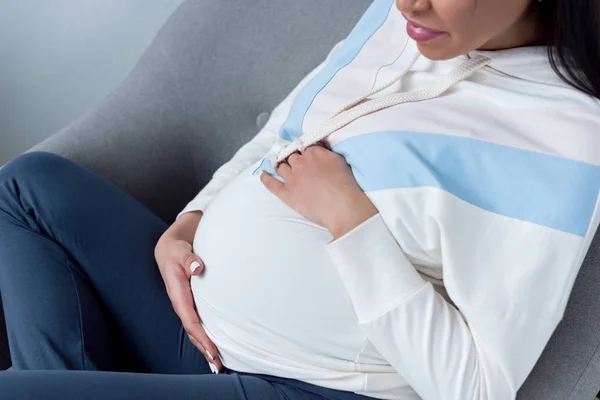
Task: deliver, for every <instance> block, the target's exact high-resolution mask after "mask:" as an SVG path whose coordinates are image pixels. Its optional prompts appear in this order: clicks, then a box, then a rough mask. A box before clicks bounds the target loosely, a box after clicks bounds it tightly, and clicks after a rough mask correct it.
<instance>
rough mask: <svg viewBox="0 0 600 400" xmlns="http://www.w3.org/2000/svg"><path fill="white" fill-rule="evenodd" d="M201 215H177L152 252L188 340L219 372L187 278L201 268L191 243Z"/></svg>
mask: <svg viewBox="0 0 600 400" xmlns="http://www.w3.org/2000/svg"><path fill="white" fill-rule="evenodd" d="M201 218H202V213H201V212H192V213H187V214H184V215H182V216H181V218H179V219H178V220H177V221H176V222H175V223H174V224H173V225H172V226H171V227H170V228H169V229H168V230H167V231H166V232H165V233H164V234H163V236H162V237H161V238H160V240H159V241H158V244H157V245H156V248H155V251H154V255H155V258H156V262H157V263H158V267H159V270H160V274H161V275H162V278H163V281H164V282H165V286H166V288H167V294H168V296H169V298H170V299H171V303H172V304H173V308H174V310H175V312H176V313H177V315H178V316H179V318H180V319H181V322H182V324H183V328H184V329H185V332H186V333H187V335H188V337H189V339H190V341H191V342H192V344H193V345H194V346H196V347H197V348H198V349H199V350H200V351H201V352H202V354H204V357H205V358H206V360H207V361H208V362H209V364H212V366H211V370H213V372H216V373H218V372H222V371H223V364H222V363H221V359H220V358H219V352H218V350H217V347H216V346H215V344H214V343H213V342H212V341H211V340H210V339H209V337H208V336H207V334H206V332H205V331H204V328H203V327H202V324H201V323H200V316H199V315H198V313H197V311H196V306H195V303H194V296H193V294H192V287H191V284H190V280H191V278H192V276H195V275H200V274H201V273H202V272H203V271H204V263H203V262H202V260H201V259H200V258H199V257H198V256H196V255H195V254H194V253H193V250H192V242H193V240H194V235H195V232H196V228H197V227H198V224H199V222H200V219H201Z"/></svg>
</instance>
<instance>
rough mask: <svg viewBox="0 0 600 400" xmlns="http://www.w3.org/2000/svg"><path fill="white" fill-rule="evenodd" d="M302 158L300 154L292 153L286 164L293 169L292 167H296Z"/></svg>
mask: <svg viewBox="0 0 600 400" xmlns="http://www.w3.org/2000/svg"><path fill="white" fill-rule="evenodd" d="M301 157H302V155H300V153H297V152H296V153H292V154H291V155H290V156H289V157H288V158H287V162H288V164H290V167H292V168H294V165H296V164H297V163H298V161H299V160H300V158H301Z"/></svg>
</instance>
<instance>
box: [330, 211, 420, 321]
mask: <svg viewBox="0 0 600 400" xmlns="http://www.w3.org/2000/svg"><path fill="white" fill-rule="evenodd" d="M326 249H327V252H328V253H329V256H330V257H331V259H332V260H333V262H334V264H335V265H336V267H337V269H338V272H339V274H340V276H341V278H342V280H343V282H344V285H345V287H346V290H347V292H348V294H349V295H350V297H351V299H352V302H353V303H354V309H355V311H356V314H357V316H358V319H359V322H360V323H361V324H365V323H369V322H372V321H374V320H375V319H377V318H379V317H380V316H382V315H383V314H385V313H387V312H388V311H390V310H391V309H393V308H394V307H396V306H397V305H398V304H399V303H400V302H401V301H402V300H404V299H406V298H408V297H409V296H411V295H412V294H414V293H416V292H417V291H418V290H419V289H421V288H422V287H423V285H425V284H426V281H425V280H424V279H423V278H421V276H420V275H419V273H418V272H417V270H416V269H415V268H414V266H413V265H412V264H411V262H410V261H409V260H408V258H407V257H406V255H405V254H404V252H403V251H402V249H401V248H400V246H399V245H398V243H397V242H396V239H395V238H394V236H393V235H392V233H391V232H390V231H389V229H388V228H387V226H386V224H385V222H384V221H383V218H382V217H381V214H377V215H375V216H373V217H371V218H370V219H368V220H367V221H365V222H364V223H362V224H361V225H359V226H357V227H356V228H355V229H353V230H352V231H350V232H348V233H347V234H345V235H344V236H342V237H341V238H339V239H337V240H335V241H333V242H331V243H329V244H327V245H326Z"/></svg>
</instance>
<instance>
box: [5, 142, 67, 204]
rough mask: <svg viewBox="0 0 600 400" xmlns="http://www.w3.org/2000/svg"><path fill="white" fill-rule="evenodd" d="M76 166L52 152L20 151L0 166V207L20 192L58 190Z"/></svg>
mask: <svg viewBox="0 0 600 400" xmlns="http://www.w3.org/2000/svg"><path fill="white" fill-rule="evenodd" d="M76 168H79V167H78V166H77V165H76V164H74V163H73V162H71V161H69V160H67V159H65V158H63V157H60V156H57V155H56V154H52V153H44V152H32V153H26V154H23V155H21V156H19V157H17V158H15V159H14V160H12V161H10V162H9V163H8V164H6V165H5V166H4V167H2V168H1V169H0V208H4V206H6V205H7V201H9V200H14V197H15V196H20V194H21V193H23V192H24V191H27V192H39V193H44V192H46V193H47V191H48V190H60V187H61V184H63V183H64V182H68V180H69V175H70V174H71V173H72V171H73V170H74V169H76Z"/></svg>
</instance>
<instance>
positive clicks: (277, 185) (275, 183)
mask: <svg viewBox="0 0 600 400" xmlns="http://www.w3.org/2000/svg"><path fill="white" fill-rule="evenodd" d="M260 181H261V182H262V183H263V185H265V187H266V188H267V190H268V191H269V192H271V193H273V194H274V195H275V196H277V197H280V194H282V192H283V190H284V184H283V182H281V181H280V180H279V179H276V178H274V177H272V176H271V174H269V173H268V172H267V171H263V172H262V174H260Z"/></svg>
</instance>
